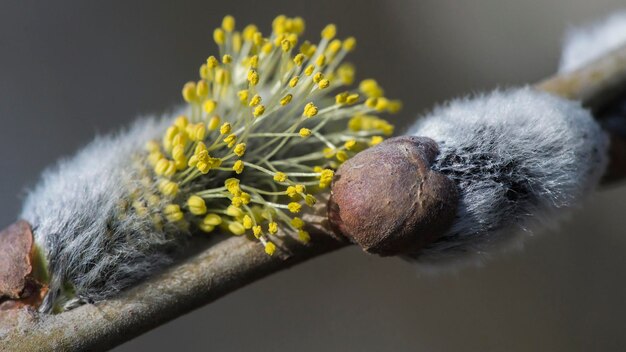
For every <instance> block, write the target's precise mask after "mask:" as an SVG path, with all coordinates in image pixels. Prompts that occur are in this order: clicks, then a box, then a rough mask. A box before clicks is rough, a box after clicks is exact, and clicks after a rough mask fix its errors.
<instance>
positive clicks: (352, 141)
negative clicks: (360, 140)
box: [344, 139, 356, 150]
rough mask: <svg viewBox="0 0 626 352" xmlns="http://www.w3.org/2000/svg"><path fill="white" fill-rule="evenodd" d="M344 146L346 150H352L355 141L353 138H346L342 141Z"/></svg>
mask: <svg viewBox="0 0 626 352" xmlns="http://www.w3.org/2000/svg"><path fill="white" fill-rule="evenodd" d="M344 147H346V149H347V150H352V149H354V147H356V141H355V140H354V139H351V140H348V141H346V143H344Z"/></svg>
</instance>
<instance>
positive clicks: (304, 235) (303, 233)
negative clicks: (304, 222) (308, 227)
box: [298, 230, 311, 243]
mask: <svg viewBox="0 0 626 352" xmlns="http://www.w3.org/2000/svg"><path fill="white" fill-rule="evenodd" d="M298 238H299V239H300V241H302V243H309V242H310V241H311V235H309V233H308V232H307V231H304V230H298Z"/></svg>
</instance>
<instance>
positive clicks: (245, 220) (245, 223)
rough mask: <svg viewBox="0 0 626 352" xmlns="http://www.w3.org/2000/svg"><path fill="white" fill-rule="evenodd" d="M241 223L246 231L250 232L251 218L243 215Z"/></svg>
mask: <svg viewBox="0 0 626 352" xmlns="http://www.w3.org/2000/svg"><path fill="white" fill-rule="evenodd" d="M241 223H242V225H243V227H244V228H245V229H246V230H250V229H251V228H252V218H251V217H250V215H247V214H246V215H244V217H243V220H242V221H241Z"/></svg>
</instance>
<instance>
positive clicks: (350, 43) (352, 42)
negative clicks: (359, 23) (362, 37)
mask: <svg viewBox="0 0 626 352" xmlns="http://www.w3.org/2000/svg"><path fill="white" fill-rule="evenodd" d="M355 48H356V39H355V38H354V37H348V38H346V40H344V41H343V50H345V51H348V52H350V51H353V50H354V49H355Z"/></svg>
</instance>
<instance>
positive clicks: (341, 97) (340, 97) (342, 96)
mask: <svg viewBox="0 0 626 352" xmlns="http://www.w3.org/2000/svg"><path fill="white" fill-rule="evenodd" d="M348 94H349V93H348V92H343V93H339V94H337V95H335V103H336V104H339V105H341V104H345V103H346V101H347V99H348Z"/></svg>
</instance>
